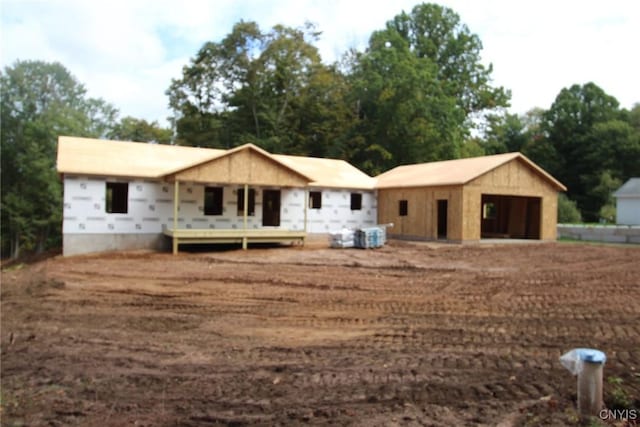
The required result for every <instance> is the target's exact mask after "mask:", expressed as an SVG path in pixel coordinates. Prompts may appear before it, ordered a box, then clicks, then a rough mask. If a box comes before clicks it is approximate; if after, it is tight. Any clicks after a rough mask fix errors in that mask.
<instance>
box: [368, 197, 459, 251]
mask: <svg viewBox="0 0 640 427" xmlns="http://www.w3.org/2000/svg"><path fill="white" fill-rule="evenodd" d="M400 200H406V201H407V202H408V212H407V215H406V216H400V211H399V203H400ZM438 200H447V201H448V220H447V240H451V241H461V240H462V227H463V219H464V216H463V215H461V212H462V207H463V205H462V187H461V186H446V187H416V188H388V189H380V190H378V222H379V223H381V224H386V223H391V222H392V223H393V224H394V225H393V227H392V228H390V229H389V234H390V235H391V236H396V237H400V236H401V237H405V238H413V239H428V240H430V239H433V240H435V239H437V238H438Z"/></svg>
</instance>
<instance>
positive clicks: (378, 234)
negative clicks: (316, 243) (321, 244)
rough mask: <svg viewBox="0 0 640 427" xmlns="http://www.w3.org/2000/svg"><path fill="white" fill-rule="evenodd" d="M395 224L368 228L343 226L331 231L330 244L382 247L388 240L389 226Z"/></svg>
mask: <svg viewBox="0 0 640 427" xmlns="http://www.w3.org/2000/svg"><path fill="white" fill-rule="evenodd" d="M391 226H393V224H381V225H376V226H375V227H366V228H357V229H351V228H343V229H342V230H340V231H338V232H334V233H329V236H330V237H329V245H330V246H331V247H332V248H361V249H369V248H380V247H382V246H384V244H385V243H386V241H387V227H391Z"/></svg>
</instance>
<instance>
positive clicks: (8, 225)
mask: <svg viewBox="0 0 640 427" xmlns="http://www.w3.org/2000/svg"><path fill="white" fill-rule="evenodd" d="M0 83H1V95H2V99H1V103H2V104H1V118H2V128H1V130H0V138H1V150H2V151H1V155H2V160H1V161H2V170H1V173H2V204H1V211H2V254H3V256H4V255H11V256H13V257H17V256H19V255H20V253H21V250H26V251H42V250H44V249H46V248H47V247H48V245H50V244H55V243H56V242H55V240H56V239H59V237H60V233H57V232H55V230H57V229H58V228H59V225H60V215H61V213H62V206H61V188H60V181H59V179H58V177H57V173H56V170H55V158H56V144H57V138H58V136H59V135H77V136H87V137H98V136H105V135H106V134H107V133H108V132H109V130H110V129H111V126H112V124H113V122H114V119H115V116H116V113H117V111H116V110H115V109H114V108H113V107H112V106H110V105H109V104H107V103H105V102H104V101H103V100H101V99H94V98H87V97H86V90H85V88H84V86H83V85H81V84H80V83H78V81H77V80H76V79H75V78H74V77H73V76H72V75H71V74H70V73H69V71H68V70H67V69H66V68H64V67H63V66H62V65H61V64H59V63H46V62H42V61H17V62H16V63H15V64H14V65H13V66H11V67H6V68H5V70H4V72H2V73H1V74H0Z"/></svg>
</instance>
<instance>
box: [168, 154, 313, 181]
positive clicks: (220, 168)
mask: <svg viewBox="0 0 640 427" xmlns="http://www.w3.org/2000/svg"><path fill="white" fill-rule="evenodd" d="M167 178H168V179H169V180H174V179H175V180H180V181H190V182H204V183H206V182H215V183H221V184H251V185H273V186H306V185H307V184H308V183H309V182H310V181H312V179H311V178H309V177H308V176H306V175H304V174H302V173H301V172H299V171H298V170H296V169H294V168H292V167H291V166H289V165H287V164H286V163H283V162H281V161H280V160H278V159H277V158H276V157H275V156H273V155H271V154H269V153H268V152H266V151H265V150H263V149H261V148H258V147H256V146H255V145H253V144H245V145H242V146H240V147H236V148H234V149H231V150H228V151H226V152H225V153H224V154H222V155H220V156H217V157H215V158H213V159H211V160H208V161H205V162H202V163H199V164H196V165H192V166H189V167H187V168H184V169H181V170H177V171H174V172H172V173H170V174H167Z"/></svg>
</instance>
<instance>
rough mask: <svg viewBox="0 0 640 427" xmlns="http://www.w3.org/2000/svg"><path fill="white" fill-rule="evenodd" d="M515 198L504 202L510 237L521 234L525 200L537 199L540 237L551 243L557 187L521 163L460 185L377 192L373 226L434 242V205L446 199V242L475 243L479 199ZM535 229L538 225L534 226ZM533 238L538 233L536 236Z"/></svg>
mask: <svg viewBox="0 0 640 427" xmlns="http://www.w3.org/2000/svg"><path fill="white" fill-rule="evenodd" d="M483 194H485V195H500V196H518V197H522V199H520V198H518V197H512V198H510V199H509V203H510V204H511V208H510V209H511V212H509V218H510V220H509V229H508V232H509V234H511V235H514V236H516V235H522V234H524V233H525V229H526V224H525V218H526V217H527V215H526V209H527V199H524V197H531V198H533V197H535V198H539V199H540V217H541V219H540V220H539V221H538V218H537V215H533V216H531V218H533V219H532V220H533V221H535V222H540V238H541V239H542V240H555V239H556V225H557V206H558V193H557V189H556V188H555V187H554V186H553V185H552V184H551V183H550V182H549V180H548V179H547V178H546V177H544V176H543V175H541V174H540V173H538V172H537V171H536V170H535V169H533V168H532V167H531V166H529V165H528V164H526V163H525V162H524V161H522V160H519V159H517V158H515V159H514V160H512V161H510V162H508V163H506V164H504V165H502V166H499V167H497V168H495V169H493V170H491V171H489V172H487V173H486V174H483V175H481V176H479V177H477V178H475V179H473V180H471V181H470V182H468V183H467V184H465V185H451V186H433V187H419V188H386V189H379V190H378V222H379V223H389V222H392V223H394V227H393V228H391V229H390V230H389V233H390V234H391V235H395V236H402V237H406V238H417V239H428V240H431V239H433V240H435V239H436V238H437V227H438V222H437V201H438V200H448V221H447V222H448V224H447V226H448V227H447V240H450V241H477V240H480V234H481V204H482V195H483ZM400 200H407V202H408V214H407V215H406V216H400V212H399V203H400ZM532 229H534V230H536V231H537V225H534V226H533V228H532ZM536 234H537V233H536Z"/></svg>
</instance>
